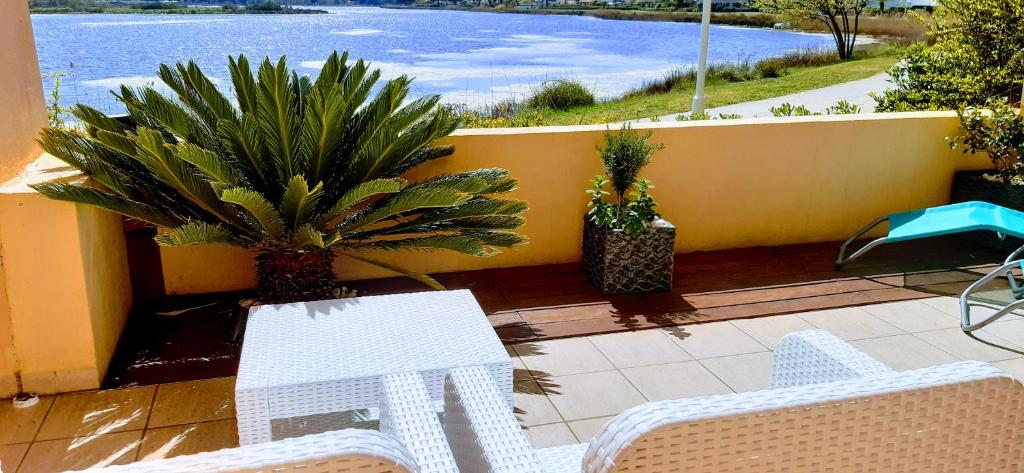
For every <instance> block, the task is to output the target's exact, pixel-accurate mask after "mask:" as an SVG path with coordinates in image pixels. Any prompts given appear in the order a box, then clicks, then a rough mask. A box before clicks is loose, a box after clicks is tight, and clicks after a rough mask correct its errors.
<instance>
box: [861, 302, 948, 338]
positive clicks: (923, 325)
mask: <svg viewBox="0 0 1024 473" xmlns="http://www.w3.org/2000/svg"><path fill="white" fill-rule="evenodd" d="M936 299H943V300H944V299H951V300H952V301H953V302H954V304H956V299H953V298H951V297H949V298H946V297H943V298H936ZM926 300H927V299H926ZM936 304H938V305H940V306H941V305H942V304H944V303H941V302H939V303H936ZM860 309H861V310H863V311H865V312H867V313H869V314H871V315H874V316H875V317H878V318H879V319H882V320H884V321H886V322H888V323H890V324H892V325H894V326H896V327H898V328H900V329H902V330H906V331H907V332H926V331H928V330H941V329H944V328H957V327H959V326H960V322H959V320H958V319H957V318H956V316H955V315H954V314H951V313H949V312H946V311H945V310H943V309H940V308H937V307H934V306H933V305H931V304H928V303H925V302H924V301H900V302H890V303H888V304H876V305H867V306H863V307H860Z"/></svg>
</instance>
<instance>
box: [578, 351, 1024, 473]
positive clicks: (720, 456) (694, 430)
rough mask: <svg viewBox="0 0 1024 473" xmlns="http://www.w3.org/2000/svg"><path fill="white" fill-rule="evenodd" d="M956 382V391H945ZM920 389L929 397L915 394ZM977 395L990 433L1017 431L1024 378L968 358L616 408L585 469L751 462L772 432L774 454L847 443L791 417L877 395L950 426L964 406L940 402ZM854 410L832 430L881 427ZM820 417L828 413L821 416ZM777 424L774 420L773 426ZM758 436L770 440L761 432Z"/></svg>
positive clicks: (885, 414)
mask: <svg viewBox="0 0 1024 473" xmlns="http://www.w3.org/2000/svg"><path fill="white" fill-rule="evenodd" d="M950 386H958V388H957V389H944V388H946V387H950ZM929 389H931V391H930V392H927V390H929ZM915 392H922V393H925V394H922V395H915V394H912V393H915ZM971 396H974V397H975V400H977V401H978V402H979V403H980V404H981V405H980V406H974V405H973V404H971V408H972V409H973V408H975V407H977V409H978V410H979V411H982V412H986V413H987V414H986V415H987V416H988V417H987V419H989V420H991V419H998V421H997V423H1001V424H1000V425H996V426H993V427H989V428H991V429H996V430H992V432H1003V430H1001V429H1007V428H1010V427H1007V426H1010V425H1016V424H1017V423H1019V422H1020V421H1019V416H1016V414H1015V413H1016V410H1017V409H1018V407H1017V406H1018V405H1019V403H1021V402H1024V394H1022V388H1021V386H1020V383H1019V382H1017V381H1015V380H1013V379H1012V378H1011V377H1010V375H1009V374H1007V373H1006V372H1004V371H1002V370H999V369H997V368H995V367H992V366H991V365H988V364H986V363H982V362H979V361H962V362H957V363H951V364H947V365H941V366H933V367H929V368H923V369H919V370H913V371H902V372H896V371H893V372H889V373H880V374H874V375H869V376H864V377H859V378H852V379H846V380H842V381H835V382H830V383H819V384H812V385H805V386H791V387H786V388H779V389H765V390H762V391H750V392H741V393H733V394H723V395H716V396H705V397H698V398H689V399H680V400H673V401H656V402H648V403H646V404H643V405H640V406H637V407H634V408H631V409H628V410H626V411H624V412H623V413H622V414H619V415H618V416H617V417H615V418H613V419H612V420H610V421H609V422H608V423H607V424H606V425H605V427H604V429H602V430H601V432H599V433H598V434H597V435H596V436H595V437H594V438H593V439H591V440H590V443H589V446H588V449H587V451H586V453H585V454H584V457H583V472H584V473H610V472H613V471H617V470H616V468H617V467H621V466H622V465H623V464H628V465H629V466H630V467H631V468H635V467H636V466H637V464H638V463H643V462H645V461H647V460H646V459H655V460H658V461H660V462H663V463H671V464H673V465H675V466H677V468H678V469H679V471H688V469H689V468H690V467H693V468H695V469H701V467H707V465H721V464H720V463H715V462H716V461H722V462H725V463H724V464H730V463H729V462H732V461H735V460H736V459H738V458H751V459H754V458H758V456H759V455H763V454H764V450H763V449H764V448H766V447H764V445H763V444H762V443H761V442H762V441H764V440H766V439H767V438H768V437H770V438H773V439H785V443H786V445H787V446H781V447H778V448H780V449H781V450H779V451H777V452H776V453H777V454H778V455H779V458H782V457H783V456H784V455H786V454H792V455H799V454H800V453H798V452H799V448H798V447H799V446H801V445H804V446H806V445H808V444H815V443H816V442H822V441H823V440H828V441H832V443H838V444H840V445H842V444H843V442H845V441H847V440H849V438H846V437H843V436H842V435H839V434H836V436H833V434H832V433H829V434H827V435H826V437H827V436H833V438H830V439H823V438H822V437H821V436H822V435H824V434H822V432H823V431H829V429H828V428H827V427H822V428H821V429H814V428H808V427H807V426H806V425H801V423H800V422H796V421H794V420H793V417H792V416H794V415H795V416H800V415H803V414H802V413H805V414H809V413H816V416H820V415H823V414H824V413H825V412H826V411H828V410H831V411H833V412H836V413H837V415H843V411H844V409H858V408H861V407H863V408H867V409H868V410H870V408H871V407H872V406H876V405H877V404H878V403H877V402H871V401H874V400H878V401H879V402H882V401H884V400H886V399H893V400H894V401H892V402H905V403H907V405H906V406H905V408H906V409H907V410H908V411H911V412H913V415H914V416H920V420H921V421H922V422H923V423H924V425H927V424H928V423H929V422H936V423H937V422H939V419H940V418H941V419H942V421H943V422H946V423H947V424H948V422H950V417H953V418H959V417H960V416H961V414H960V413H959V412H958V411H953V412H952V413H951V412H949V409H947V407H946V406H943V405H942V402H941V401H949V403H950V404H957V403H962V402H965V401H964V399H967V398H970V397H971ZM966 402H971V401H970V400H967V401H966ZM915 403H917V405H915ZM993 406H999V408H998V410H1002V411H1004V412H1007V413H1011V412H1012V413H1014V414H1013V415H999V414H993V411H994V410H997V409H995V407H993ZM932 408H937V409H940V410H941V412H934V413H933V412H928V409H932ZM987 408H993V411H987V410H986V409H987ZM915 409H916V410H915ZM847 414H848V417H847V418H845V419H844V421H843V422H841V423H836V425H835V426H834V427H840V426H841V427H842V428H843V429H845V431H846V432H857V433H863V432H870V431H872V429H876V428H878V426H877V425H876V424H875V423H876V422H878V419H875V418H872V417H871V416H868V415H859V414H858V413H857V412H852V413H850V412H848V413H847ZM932 414H935V415H934V416H933V415H932ZM873 415H876V416H879V417H881V418H884V419H887V420H891V419H903V418H904V417H901V416H903V415H907V414H906V413H905V412H903V413H901V412H898V409H896V408H892V409H891V410H886V409H885V408H880V409H879V410H878V411H876V412H875V413H873ZM783 417H785V418H787V419H788V420H787V421H785V422H783V421H782V420H780V419H782V418H783ZM813 418H815V419H818V420H819V421H821V420H822V419H820V418H819V417H813ZM825 420H827V419H825ZM774 422H777V424H772V423H774ZM787 422H788V423H787ZM982 422H985V421H982ZM964 423H965V424H967V425H968V427H967V429H968V430H970V429H971V428H974V427H970V420H969V419H965V420H964ZM769 424H772V425H777V426H778V427H779V428H780V429H782V430H773V429H767V430H766V429H764V426H766V425H769ZM915 425H916V424H915ZM786 426H790V427H791V428H792V430H785V427H786ZM975 427H976V426H975ZM915 428H926V427H920V426H917V427H915V426H910V427H907V429H908V430H909V431H913V430H914V429H915ZM982 430H983V429H982ZM975 431H977V429H975ZM722 432H726V433H728V438H727V440H726V439H719V438H716V436H717V435H722ZM829 432H831V431H829ZM755 434H757V435H764V436H765V437H764V438H761V437H756V435H755ZM851 435H853V434H851ZM880 435H882V436H883V437H884V436H885V435H886V433H885V432H881V433H880ZM936 435H938V434H936ZM955 435H959V434H954V436H955ZM751 436H753V437H751ZM982 437H984V435H982ZM989 438H991V437H989ZM688 439H692V441H690V440H688ZM932 439H933V440H932V442H933V443H932V444H931V445H930V446H935V444H934V442H938V443H942V442H943V441H942V440H941V437H932ZM934 439H940V440H934ZM862 440H863V439H862ZM908 442H911V441H910V440H908ZM826 443H828V442H826ZM1011 443H1012V442H1011ZM790 447H792V448H793V450H792V451H789V450H785V449H787V448H790ZM830 448H840V447H836V446H833V447H830ZM851 448H852V447H851ZM716 449H721V450H717V451H716ZM840 449H841V448H840ZM998 449H999V446H996V448H995V450H998ZM990 450H992V449H990ZM804 453H806V452H804ZM820 453H821V457H820V459H821V461H822V462H823V463H822V464H828V463H827V462H828V461H829V459H830V458H832V455H836V458H838V457H840V456H841V455H840V454H843V452H841V451H839V450H832V451H828V450H826V451H822V452H820ZM848 453H849V452H846V454H848ZM869 453H873V452H869ZM1010 453H1011V454H1014V455H1015V453H1013V452H1010ZM814 455H817V453H815V454H814ZM716 456H717V459H716ZM816 458H817V457H816ZM756 461H760V460H756ZM768 463H770V462H768ZM768 463H766V464H768ZM774 466H777V464H775V465H774ZM747 468H748V469H749V470H747V469H745V470H744V471H755V470H754V469H753V468H754V467H749V466H748V467H747ZM882 469H883V470H884V469H885V468H882ZM630 471H632V470H630ZM651 471H657V469H656V468H655V469H653V470H651ZM808 471H809V470H808Z"/></svg>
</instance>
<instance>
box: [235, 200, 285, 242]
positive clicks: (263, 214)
mask: <svg viewBox="0 0 1024 473" xmlns="http://www.w3.org/2000/svg"><path fill="white" fill-rule="evenodd" d="M220 200H223V201H224V202H227V203H229V204H235V205H237V206H239V207H241V208H243V209H245V210H246V212H248V213H249V215H250V216H252V218H254V219H255V220H256V222H258V223H259V227H258V228H259V229H261V230H262V231H263V232H264V233H265V234H266V236H267V237H269V238H282V237H283V236H284V232H285V227H284V222H283V221H282V220H281V214H280V213H278V212H277V210H275V209H274V206H273V205H271V204H270V202H268V201H267V199H266V198H264V197H263V196H262V195H261V194H260V193H259V192H256V191H254V190H251V189H245V188H241V187H234V188H231V189H227V190H225V191H224V192H221V194H220Z"/></svg>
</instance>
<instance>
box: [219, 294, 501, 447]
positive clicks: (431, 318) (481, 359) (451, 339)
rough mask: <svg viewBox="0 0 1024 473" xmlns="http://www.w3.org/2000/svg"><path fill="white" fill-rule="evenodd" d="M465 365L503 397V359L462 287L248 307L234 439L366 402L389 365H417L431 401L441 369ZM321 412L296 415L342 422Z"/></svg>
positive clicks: (264, 434) (328, 424)
mask: <svg viewBox="0 0 1024 473" xmlns="http://www.w3.org/2000/svg"><path fill="white" fill-rule="evenodd" d="M474 365H480V366H483V367H485V369H486V370H487V371H488V372H489V373H490V375H491V377H492V379H493V380H494V383H495V384H496V385H497V386H498V387H499V390H500V391H501V392H502V393H503V395H504V397H505V399H506V400H507V403H508V406H511V405H512V360H511V358H509V356H508V352H507V351H506V350H505V348H504V346H502V344H501V341H500V340H499V339H498V336H497V335H496V334H495V333H494V329H493V328H491V325H490V323H489V322H488V321H487V317H486V316H485V315H484V313H483V310H481V309H480V306H479V305H478V304H477V302H476V299H474V298H473V295H472V293H470V291H468V290H460V291H432V292H422V293H415V294H398V295H388V296H370V297H356V298H350V299H337V300H329V301H316V302H305V303H295V304H282V305H265V306H260V307H254V308H252V309H251V310H250V312H249V320H248V323H247V325H246V329H245V340H244V342H243V344H242V356H241V361H240V363H239V367H238V378H237V380H236V382H235V407H236V413H237V417H238V439H239V442H240V443H241V444H242V445H248V444H252V443H260V442H267V441H270V440H273V438H272V437H273V436H272V430H271V420H273V419H288V418H294V417H302V416H314V415H317V414H327V413H335V412H346V411H353V410H359V409H373V408H376V407H377V404H378V402H379V395H380V393H381V392H382V390H381V389H380V380H381V376H382V375H386V374H391V373H403V372H416V373H419V374H420V375H421V376H422V378H423V381H424V382H425V383H426V388H427V392H428V393H429V395H430V398H431V399H433V400H435V401H438V403H439V402H440V400H441V398H442V393H443V390H444V375H445V373H446V372H447V371H448V370H449V369H451V368H456V367H461V366H474ZM322 417H325V416H321V417H309V418H305V419H303V421H305V422H307V424H309V430H311V431H327V430H338V429H340V428H343V427H345V426H346V425H344V424H341V425H336V424H332V423H333V422H335V421H334V420H330V419H327V420H324V419H322Z"/></svg>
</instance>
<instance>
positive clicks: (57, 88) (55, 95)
mask: <svg viewBox="0 0 1024 473" xmlns="http://www.w3.org/2000/svg"><path fill="white" fill-rule="evenodd" d="M72 67H74V65H72ZM69 75H71V73H69V72H67V71H56V72H50V73H47V74H43V79H50V80H52V81H53V88H52V89H50V95H49V96H47V97H46V114H47V116H48V117H49V124H50V127H52V128H64V127H65V126H66V125H67V119H68V114H69V113H70V111H71V109H70V108H68V107H65V106H63V105H61V104H60V98H61V86H62V85H63V84H64V78H65V77H67V76H69Z"/></svg>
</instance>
